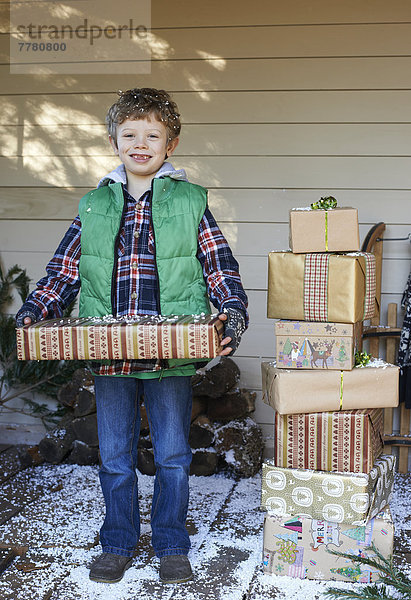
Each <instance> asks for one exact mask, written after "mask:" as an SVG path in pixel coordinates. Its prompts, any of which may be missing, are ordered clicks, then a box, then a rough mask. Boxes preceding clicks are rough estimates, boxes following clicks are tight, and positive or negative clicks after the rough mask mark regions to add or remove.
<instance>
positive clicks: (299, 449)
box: [274, 408, 383, 473]
mask: <svg viewBox="0 0 411 600" xmlns="http://www.w3.org/2000/svg"><path fill="white" fill-rule="evenodd" d="M382 436H383V410H382V408H374V409H359V410H352V411H349V410H342V411H335V412H319V413H310V414H296V415H280V414H279V413H275V420H274V464H275V466H277V467H286V468H290V469H315V470H319V471H340V472H342V473H348V472H350V473H369V472H370V471H371V469H372V468H373V466H374V462H375V460H376V459H377V458H378V456H379V455H380V454H381V452H382V449H383V439H382Z"/></svg>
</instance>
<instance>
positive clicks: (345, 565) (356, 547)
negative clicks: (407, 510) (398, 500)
mask: <svg viewBox="0 0 411 600" xmlns="http://www.w3.org/2000/svg"><path fill="white" fill-rule="evenodd" d="M393 542H394V525H393V522H392V518H391V513H390V510H389V508H388V507H387V508H386V509H385V510H384V511H383V512H381V513H380V514H379V515H377V516H376V517H375V518H373V519H371V520H370V521H368V523H367V525H365V526H352V525H349V524H346V523H341V524H338V523H330V522H329V521H324V520H315V519H308V518H306V517H301V516H299V515H297V516H295V517H293V516H289V517H279V516H276V515H273V514H270V513H268V514H267V515H266V517H265V521H264V550H263V569H264V572H265V573H270V574H274V575H288V576H289V577H299V578H301V579H324V580H327V581H349V582H351V583H374V582H375V581H378V580H379V579H380V572H379V571H378V570H377V569H375V567H369V566H367V565H362V564H360V563H354V562H352V561H350V560H348V559H346V558H343V557H341V556H335V555H332V554H329V552H327V550H336V551H337V552H344V553H346V554H352V555H353V556H363V557H374V556H375V552H373V550H372V549H371V548H370V547H369V546H371V544H374V545H375V547H376V548H377V549H378V550H379V552H381V554H382V555H383V556H384V557H385V558H389V557H390V556H391V555H392V553H393Z"/></svg>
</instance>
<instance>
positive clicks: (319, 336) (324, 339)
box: [275, 321, 362, 371]
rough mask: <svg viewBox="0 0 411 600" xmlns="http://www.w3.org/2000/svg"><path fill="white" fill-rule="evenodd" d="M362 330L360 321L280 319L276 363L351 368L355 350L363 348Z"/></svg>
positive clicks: (290, 366)
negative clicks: (330, 321)
mask: <svg viewBox="0 0 411 600" xmlns="http://www.w3.org/2000/svg"><path fill="white" fill-rule="evenodd" d="M361 333H362V328H361V321H359V322H358V323H317V322H307V321H277V322H276V324H275V334H276V336H277V367H278V368H279V369H281V368H283V369H338V370H339V371H343V370H351V369H352V368H353V366H354V354H355V353H356V352H357V351H360V350H361V348H362V340H361Z"/></svg>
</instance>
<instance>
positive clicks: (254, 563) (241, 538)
mask: <svg viewBox="0 0 411 600" xmlns="http://www.w3.org/2000/svg"><path fill="white" fill-rule="evenodd" d="M38 479H39V480H42V481H47V482H48V483H49V484H51V485H50V486H49V487H50V488H51V489H50V491H49V492H46V493H45V494H44V495H43V496H41V497H40V498H39V499H38V500H36V501H34V502H32V503H30V504H28V505H27V506H26V508H25V509H24V510H23V511H22V512H21V513H20V514H18V515H17V516H15V517H13V518H11V519H9V521H7V522H6V523H5V524H4V525H3V526H2V527H0V536H1V541H2V542H3V543H4V542H8V543H10V544H14V545H16V544H17V545H21V546H24V545H28V546H30V549H29V551H28V553H27V554H26V556H25V557H24V559H23V561H22V563H23V565H26V567H25V568H26V570H25V571H21V570H18V562H17V561H15V562H14V564H13V565H12V566H11V567H9V568H8V569H7V570H6V571H5V573H4V574H3V575H2V577H1V578H0V598H1V599H2V600H44V598H47V599H48V600H131V599H132V600H135V599H136V598H139V600H145V599H147V600H148V599H150V600H151V599H152V598H159V599H161V600H168V599H169V598H172V599H173V600H244V599H247V600H270V599H271V598H273V599H274V598H279V599H286V600H300V599H301V596H302V595H303V596H304V600H318V599H320V598H321V597H323V595H322V592H323V591H324V590H325V589H326V588H327V587H328V585H329V583H328V582H320V581H309V580H303V581H302V580H298V579H291V578H289V577H281V576H269V575H264V574H263V571H262V566H261V558H262V529H263V518H264V514H263V513H262V512H260V510H259V505H260V490H261V478H260V476H256V477H253V478H251V479H243V480H240V481H238V482H236V481H234V480H233V479H229V478H226V477H223V476H222V475H215V476H212V477H194V476H193V477H191V482H190V485H191V500H190V510H189V515H188V529H189V532H190V536H191V541H192V550H191V552H190V559H191V562H192V565H193V570H194V572H195V579H194V581H192V582H189V583H186V584H184V585H162V584H161V583H159V581H158V562H159V561H158V559H157V558H156V557H155V556H154V555H153V552H152V549H151V547H150V544H149V536H150V526H149V511H150V502H151V494H152V487H153V478H151V477H148V476H144V475H139V490H140V497H141V515H142V528H141V531H142V536H141V540H140V544H139V547H138V548H137V553H136V557H135V559H134V560H133V565H132V567H131V568H130V569H129V570H128V571H127V572H126V574H125V576H124V578H123V580H122V581H121V582H119V583H118V584H111V585H110V584H101V583H94V582H92V581H90V580H89V578H88V567H89V565H90V563H91V562H92V560H93V559H94V557H96V556H97V555H98V554H99V553H100V547H99V546H98V544H97V542H96V535H97V533H98V529H99V527H100V525H101V522H102V519H103V516H104V503H103V499H102V495H101V492H100V487H99V482H98V471H97V468H95V467H79V466H73V465H60V466H50V465H49V466H42V467H37V468H36V469H33V484H37V480H38ZM409 481H410V480H409V478H408V479H407V478H405V477H401V476H399V477H397V482H396V486H395V494H394V500H393V502H392V504H391V510H392V513H393V517H394V522H395V525H396V530H397V533H399V534H400V540H401V549H402V551H405V552H407V551H408V552H409V551H411V517H410V514H411V497H410V490H409V487H408V486H409ZM333 585H335V586H336V587H338V586H341V587H343V588H347V586H348V584H346V583H344V582H342V583H339V584H338V583H333ZM51 590H53V591H51Z"/></svg>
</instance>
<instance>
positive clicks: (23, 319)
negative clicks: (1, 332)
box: [16, 311, 36, 327]
mask: <svg viewBox="0 0 411 600" xmlns="http://www.w3.org/2000/svg"><path fill="white" fill-rule="evenodd" d="M35 322H36V317H35V315H33V314H32V313H29V312H28V311H24V312H22V313H21V314H17V315H16V325H17V327H23V325H31V324H32V323H35Z"/></svg>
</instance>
